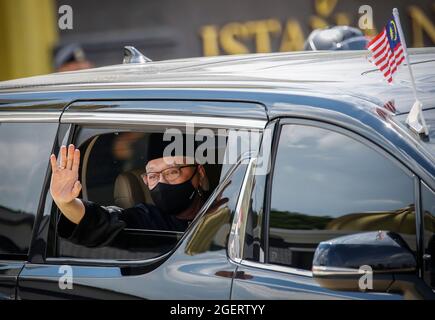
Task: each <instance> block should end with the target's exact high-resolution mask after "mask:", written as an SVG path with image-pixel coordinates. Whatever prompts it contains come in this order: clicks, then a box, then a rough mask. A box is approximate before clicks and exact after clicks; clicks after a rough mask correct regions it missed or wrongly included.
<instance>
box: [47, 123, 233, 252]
mask: <svg viewBox="0 0 435 320" xmlns="http://www.w3.org/2000/svg"><path fill="white" fill-rule="evenodd" d="M149 136H150V132H135V131H127V132H111V133H104V134H100V135H95V136H93V137H90V138H89V139H87V140H86V141H84V142H83V143H81V144H80V146H79V149H80V152H81V163H80V169H79V176H80V181H81V183H82V192H81V196H80V197H81V198H82V199H85V200H89V201H93V202H95V203H98V204H99V205H102V206H117V207H120V208H124V209H125V208H129V207H132V206H134V205H135V204H138V203H141V202H144V203H147V204H153V201H152V199H151V195H150V191H149V189H148V187H147V186H146V185H145V183H144V182H143V181H142V178H141V174H142V173H145V164H146V159H147V154H146V152H147V143H148V139H149ZM218 148H225V145H223V146H222V145H220V146H219V145H216V149H218ZM215 154H216V157H217V156H218V154H223V152H221V153H218V152H217V151H216V152H215ZM204 168H205V171H206V173H207V177H208V179H209V188H210V191H212V190H214V188H216V186H217V185H218V184H219V180H220V176H221V171H222V161H219V160H217V161H215V163H214V164H213V163H206V164H204ZM60 214H61V213H60V212H58V215H60ZM182 235H183V233H182V232H175V231H174V232H172V231H162V230H143V229H127V228H126V229H124V230H123V231H122V232H121V233H120V234H119V235H118V236H117V237H116V238H115V239H114V241H113V242H112V243H111V244H110V246H105V247H97V248H89V247H84V246H80V245H76V244H74V243H72V242H70V241H68V240H67V239H64V238H61V237H60V236H57V235H56V237H55V238H56V245H55V254H56V256H58V257H71V258H89V259H115V260H118V259H148V258H152V257H156V256H159V255H161V254H163V253H166V252H168V251H169V250H170V249H171V248H173V247H174V246H175V244H176V243H177V242H178V240H179V239H180V238H181V236H182Z"/></svg>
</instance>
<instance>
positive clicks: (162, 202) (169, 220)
mask: <svg viewBox="0 0 435 320" xmlns="http://www.w3.org/2000/svg"><path fill="white" fill-rule="evenodd" d="M165 147H166V144H165V143H164V142H163V134H157V133H154V134H151V137H150V142H149V147H148V162H147V164H146V173H144V174H143V175H142V178H143V181H144V183H145V184H146V185H147V186H148V188H149V190H150V194H151V198H152V199H153V201H154V204H155V205H151V204H147V203H139V204H137V205H135V206H133V207H131V208H127V209H122V208H119V207H115V206H108V207H104V206H100V205H98V204H96V203H94V202H92V201H87V200H83V199H79V198H78V196H79V194H80V191H81V188H82V187H81V183H80V181H79V179H78V171H79V165H80V150H79V149H76V148H75V146H74V145H73V144H71V145H69V147H68V148H66V146H62V147H61V149H60V161H59V162H60V163H59V164H58V163H57V159H56V156H55V155H54V154H52V155H51V156H50V163H51V167H52V176H51V185H50V193H51V195H52V197H53V200H54V202H55V203H56V205H57V206H58V208H59V210H60V211H61V212H62V216H61V217H60V220H59V223H58V232H59V235H60V236H61V237H64V238H67V239H69V240H70V241H72V242H73V243H76V244H80V245H85V246H88V247H97V246H104V245H107V244H109V243H110V242H111V241H112V240H113V239H114V238H115V237H116V236H117V235H118V234H119V232H120V231H122V230H123V229H124V228H133V229H154V230H168V231H185V230H186V229H187V227H188V225H189V223H190V222H191V221H192V220H193V219H194V218H195V216H196V214H197V213H198V212H199V210H200V209H201V207H202V205H203V204H204V202H205V200H206V198H207V191H208V190H207V189H208V180H207V176H206V173H205V170H204V167H203V166H202V165H198V164H191V163H194V162H193V161H192V160H193V159H191V158H189V157H187V156H186V155H185V153H184V152H182V153H177V148H176V149H175V154H173V155H171V156H164V155H166V154H164V150H165ZM182 149H184V148H182ZM178 150H179V149H178Z"/></svg>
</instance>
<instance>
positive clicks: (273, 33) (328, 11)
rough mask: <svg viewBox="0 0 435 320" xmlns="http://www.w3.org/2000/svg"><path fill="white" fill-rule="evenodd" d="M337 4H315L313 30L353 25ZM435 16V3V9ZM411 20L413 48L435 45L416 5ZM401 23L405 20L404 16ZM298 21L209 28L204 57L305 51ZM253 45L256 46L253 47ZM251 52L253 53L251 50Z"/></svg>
mask: <svg viewBox="0 0 435 320" xmlns="http://www.w3.org/2000/svg"><path fill="white" fill-rule="evenodd" d="M337 3H338V0H315V1H314V11H315V12H314V14H313V15H311V16H310V17H309V19H308V25H309V26H310V28H311V30H314V29H319V28H325V27H327V26H329V25H352V24H353V23H358V22H357V21H356V22H355V21H352V19H351V15H350V14H349V13H346V12H336V13H334V12H333V11H334V9H335V8H336V5H337ZM432 9H433V11H434V14H435V3H434V4H433V6H432ZM407 12H408V13H409V17H410V19H411V28H412V38H411V39H409V40H408V41H409V43H410V46H411V47H422V46H424V36H425V35H427V36H428V38H429V40H431V41H432V43H435V24H434V23H433V22H432V21H431V19H430V18H429V17H428V16H427V15H426V14H425V12H424V11H423V10H422V9H421V8H420V7H419V6H416V5H411V6H409V7H408V8H407ZM403 16H404V17H403V18H402V19H406V15H403ZM302 30H303V29H302V27H301V24H300V22H299V21H297V20H295V19H288V20H287V21H286V22H284V23H281V22H280V20H279V19H275V18H271V19H265V20H254V21H246V22H230V23H228V24H225V25H224V26H222V27H219V26H215V25H206V26H204V27H202V28H201V29H200V33H199V34H200V38H201V40H202V49H203V54H204V56H215V55H219V54H222V53H223V54H243V53H249V52H251V49H252V48H254V52H256V53H266V52H272V51H276V50H279V51H281V52H284V51H296V50H303V47H304V43H305V39H306V35H304V32H303V31H302ZM364 33H365V35H367V36H373V35H376V34H377V33H378V31H377V28H376V27H375V26H373V29H367V30H364ZM252 43H253V44H254V45H253V46H252V45H250V44H252ZM272 43H279V47H278V48H275V49H274V48H272ZM250 48H251V49H250Z"/></svg>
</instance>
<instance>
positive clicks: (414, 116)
mask: <svg viewBox="0 0 435 320" xmlns="http://www.w3.org/2000/svg"><path fill="white" fill-rule="evenodd" d="M393 17H394V22H395V23H396V27H397V31H398V32H399V37H400V41H401V43H402V47H403V55H404V56H405V61H406V64H407V65H408V70H409V76H410V77H411V84H412V90H413V92H414V98H415V102H414V105H413V106H412V108H411V111H410V112H409V115H408V117H407V118H406V123H407V124H408V125H409V126H410V127H411V128H412V129H414V130H415V131H416V132H417V133H419V134H420V133H424V134H425V135H429V130H428V128H427V125H426V121H425V120H424V118H423V115H422V104H421V102H420V100H418V97H417V87H416V85H415V78H414V73H413V72H412V67H411V63H410V61H409V56H408V47H407V46H406V40H405V36H404V35H403V30H402V25H401V24H400V18H399V10H397V8H394V9H393ZM419 120H420V122H421V123H420V122H419Z"/></svg>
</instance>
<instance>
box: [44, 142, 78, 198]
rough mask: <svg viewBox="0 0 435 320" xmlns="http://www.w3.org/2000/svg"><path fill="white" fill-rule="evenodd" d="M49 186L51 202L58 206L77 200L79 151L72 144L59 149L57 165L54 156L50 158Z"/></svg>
mask: <svg viewBox="0 0 435 320" xmlns="http://www.w3.org/2000/svg"><path fill="white" fill-rule="evenodd" d="M50 163H51V169H52V173H51V184H50V193H51V196H52V197H53V200H54V201H55V202H56V203H57V204H58V205H59V204H67V203H70V202H71V201H72V200H74V199H75V198H77V197H78V196H79V194H80V190H81V189H82V186H81V184H80V181H79V180H78V178H79V165H80V150H79V149H76V148H75V146H74V145H73V144H70V145H69V146H68V149H67V148H66V146H62V147H61V148H60V161H59V164H58V163H57V159H56V156H55V155H54V154H52V155H51V156H50Z"/></svg>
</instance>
